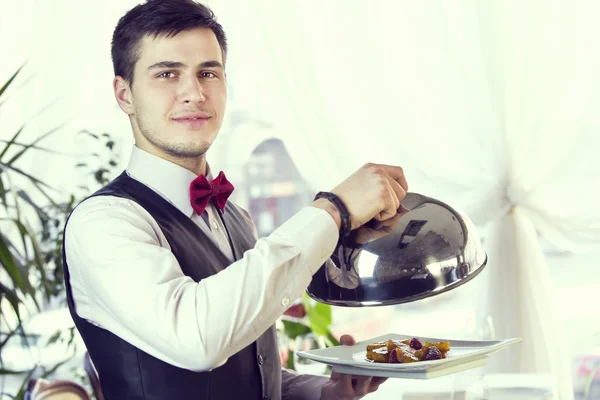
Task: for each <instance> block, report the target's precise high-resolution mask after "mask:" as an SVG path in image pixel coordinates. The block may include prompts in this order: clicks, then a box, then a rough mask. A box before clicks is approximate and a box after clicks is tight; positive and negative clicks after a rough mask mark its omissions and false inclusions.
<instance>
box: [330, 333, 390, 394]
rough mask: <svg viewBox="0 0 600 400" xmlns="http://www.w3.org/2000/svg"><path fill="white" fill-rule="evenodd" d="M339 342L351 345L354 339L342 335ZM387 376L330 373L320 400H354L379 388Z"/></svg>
mask: <svg viewBox="0 0 600 400" xmlns="http://www.w3.org/2000/svg"><path fill="white" fill-rule="evenodd" d="M340 343H341V344H342V345H346V346H352V345H353V344H354V343H355V341H354V338H353V337H352V336H349V335H343V336H342V337H341V338H340ZM387 379H388V378H381V377H378V376H357V377H355V378H354V377H353V376H352V375H347V374H338V373H336V372H334V373H332V374H331V378H330V379H329V381H328V382H325V384H324V385H323V389H321V400H355V399H360V398H362V397H363V396H365V395H367V394H368V393H372V392H374V391H376V390H377V389H378V388H379V385H381V384H382V383H383V382H385V381H386V380H387Z"/></svg>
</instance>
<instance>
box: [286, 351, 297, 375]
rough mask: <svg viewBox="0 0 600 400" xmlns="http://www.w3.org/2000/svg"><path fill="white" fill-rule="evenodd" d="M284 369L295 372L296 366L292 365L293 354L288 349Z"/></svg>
mask: <svg viewBox="0 0 600 400" xmlns="http://www.w3.org/2000/svg"><path fill="white" fill-rule="evenodd" d="M285 367H286V368H287V369H291V370H294V371H295V370H296V366H295V365H294V352H293V351H292V350H291V349H288V358H287V362H286V365H285Z"/></svg>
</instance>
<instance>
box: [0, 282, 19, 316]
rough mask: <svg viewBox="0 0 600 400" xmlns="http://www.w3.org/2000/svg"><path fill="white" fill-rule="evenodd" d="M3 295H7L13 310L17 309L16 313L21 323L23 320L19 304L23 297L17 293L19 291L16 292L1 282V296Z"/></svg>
mask: <svg viewBox="0 0 600 400" xmlns="http://www.w3.org/2000/svg"><path fill="white" fill-rule="evenodd" d="M1 297H5V298H6V300H8V302H9V303H10V305H11V306H12V308H13V310H14V311H15V314H16V315H17V319H18V320H19V323H20V322H21V312H20V311H19V305H20V304H21V303H22V302H21V299H20V298H19V295H17V292H15V291H14V290H12V289H9V288H8V287H6V286H4V285H3V284H2V283H0V298H1Z"/></svg>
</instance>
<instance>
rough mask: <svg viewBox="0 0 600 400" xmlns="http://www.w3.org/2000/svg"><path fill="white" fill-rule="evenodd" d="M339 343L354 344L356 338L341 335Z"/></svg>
mask: <svg viewBox="0 0 600 400" xmlns="http://www.w3.org/2000/svg"><path fill="white" fill-rule="evenodd" d="M340 343H341V344H342V345H344V346H354V344H355V343H356V340H354V338H353V337H352V336H350V335H342V336H341V337H340Z"/></svg>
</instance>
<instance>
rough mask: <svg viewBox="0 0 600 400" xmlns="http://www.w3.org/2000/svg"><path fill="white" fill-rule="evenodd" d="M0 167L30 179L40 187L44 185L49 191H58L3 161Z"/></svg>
mask: <svg viewBox="0 0 600 400" xmlns="http://www.w3.org/2000/svg"><path fill="white" fill-rule="evenodd" d="M0 167H2V168H6V169H8V170H11V171H14V172H16V173H18V174H20V175H23V176H24V177H26V178H28V179H29V180H30V181H31V182H33V183H34V184H38V185H42V186H44V187H47V188H48V189H52V190H56V189H54V188H53V187H52V186H50V185H48V184H46V183H44V182H42V181H40V180H39V179H37V178H36V177H34V176H32V175H30V174H28V173H27V172H25V171H23V170H21V169H19V168H17V167H13V166H12V165H8V164H6V163H4V162H2V161H0Z"/></svg>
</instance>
